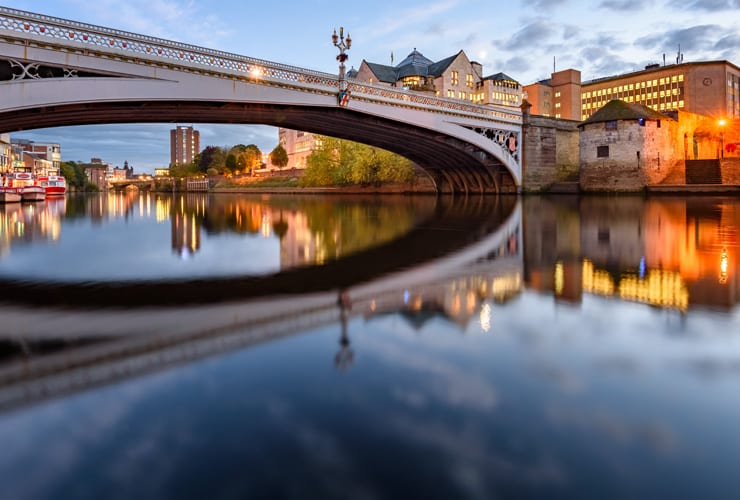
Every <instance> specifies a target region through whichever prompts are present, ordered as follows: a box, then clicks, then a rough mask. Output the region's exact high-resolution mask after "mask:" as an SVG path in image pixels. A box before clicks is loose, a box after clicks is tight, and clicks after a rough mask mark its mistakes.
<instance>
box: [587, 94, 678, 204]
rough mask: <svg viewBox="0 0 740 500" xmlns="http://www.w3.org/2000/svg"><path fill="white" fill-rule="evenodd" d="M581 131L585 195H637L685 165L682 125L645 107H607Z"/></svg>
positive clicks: (616, 104)
mask: <svg viewBox="0 0 740 500" xmlns="http://www.w3.org/2000/svg"><path fill="white" fill-rule="evenodd" d="M579 128H580V129H581V132H580V137H579V152H580V153H579V154H580V184H581V189H582V190H584V191H639V190H641V189H643V188H645V187H646V186H648V185H654V184H658V183H660V182H661V181H663V180H664V179H665V178H666V177H667V176H668V175H669V174H670V173H671V172H672V171H674V170H676V169H677V168H680V166H679V164H681V165H683V154H682V153H679V151H677V147H676V140H675V138H676V135H677V130H678V123H677V122H676V121H675V120H673V119H672V118H670V117H668V116H666V115H664V114H662V113H659V112H658V111H655V110H653V109H652V108H649V107H647V106H645V105H643V104H635V103H628V102H625V101H620V100H612V101H609V102H608V103H607V104H606V105H605V106H603V107H602V108H601V109H599V110H598V111H597V112H596V113H594V114H593V115H592V116H590V117H589V118H588V119H587V120H585V121H584V122H583V123H581V124H580V125H579Z"/></svg>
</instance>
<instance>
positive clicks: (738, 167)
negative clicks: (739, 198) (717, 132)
mask: <svg viewBox="0 0 740 500" xmlns="http://www.w3.org/2000/svg"><path fill="white" fill-rule="evenodd" d="M720 169H721V170H722V184H740V158H725V159H723V160H720Z"/></svg>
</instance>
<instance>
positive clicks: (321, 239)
mask: <svg viewBox="0 0 740 500" xmlns="http://www.w3.org/2000/svg"><path fill="white" fill-rule="evenodd" d="M739 229H740V200H738V199H737V198H720V197H715V198H699V197H691V198H668V197H660V198H643V197H603V198H601V197H599V198H596V197H594V198H592V197H580V198H579V197H570V196H563V197H552V198H550V197H526V198H523V199H522V198H515V197H504V198H494V197H490V198H484V199H479V198H465V199H461V198H458V199H455V200H452V199H444V198H441V199H437V198H434V197H415V198H410V197H383V198H368V199H357V198H354V199H347V198H339V197H337V198H334V197H330V198H315V197H314V198H310V197H307V198H301V197H277V196H237V195H233V196H232V195H211V196H207V195H202V196H194V195H188V196H179V197H172V196H168V195H157V194H144V193H142V194H135V193H134V194H132V193H129V194H119V195H114V194H110V195H94V196H81V197H74V196H70V197H68V198H67V199H66V200H64V199H62V200H56V201H47V202H45V203H41V204H13V205H6V206H0V282H1V283H2V289H3V290H4V291H3V294H2V302H0V314H2V318H3V320H2V321H1V322H0V333H1V334H2V338H0V349H1V350H0V443H3V447H2V452H1V453H0V479H1V480H2V483H3V488H2V491H3V494H2V495H0V496H2V497H7V498H95V499H98V498H358V499H364V498H368V499H370V498H383V499H385V498H404V499H408V498H445V499H449V498H475V499H478V498H481V499H486V498H589V499H592V498H620V499H623V498H649V499H653V498H713V499H714V498H728V499H729V498H737V497H738V492H739V491H740V475H738V472H737V471H738V469H739V468H740V432H739V431H738V430H737V427H738V422H740V402H739V399H738V394H740V340H739V339H740V312H739V309H738V306H737V304H736V303H737V301H738V300H739V299H740V281H739V280H738V260H737V259H738V249H739V248H738V247H739V244H738V230H739Z"/></svg>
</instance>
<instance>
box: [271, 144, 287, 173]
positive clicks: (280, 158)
mask: <svg viewBox="0 0 740 500" xmlns="http://www.w3.org/2000/svg"><path fill="white" fill-rule="evenodd" d="M270 163H272V164H273V165H275V166H276V167H277V168H279V169H282V168H284V167H286V166H288V152H287V151H285V148H284V147H283V145H282V144H278V145H277V146H275V149H273V150H272V152H270Z"/></svg>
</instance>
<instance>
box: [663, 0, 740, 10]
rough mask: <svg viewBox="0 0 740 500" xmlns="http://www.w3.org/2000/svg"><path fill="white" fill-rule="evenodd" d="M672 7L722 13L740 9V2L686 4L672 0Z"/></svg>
mask: <svg viewBox="0 0 740 500" xmlns="http://www.w3.org/2000/svg"><path fill="white" fill-rule="evenodd" d="M669 5H670V6H672V7H675V8H677V9H681V10H688V11H692V10H703V11H706V12H720V11H724V10H733V9H740V0H695V1H693V2H689V3H688V4H687V3H686V1H685V0H672V1H671V2H670V3H669Z"/></svg>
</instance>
